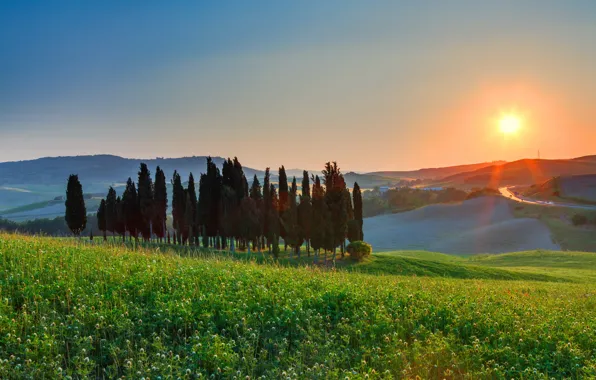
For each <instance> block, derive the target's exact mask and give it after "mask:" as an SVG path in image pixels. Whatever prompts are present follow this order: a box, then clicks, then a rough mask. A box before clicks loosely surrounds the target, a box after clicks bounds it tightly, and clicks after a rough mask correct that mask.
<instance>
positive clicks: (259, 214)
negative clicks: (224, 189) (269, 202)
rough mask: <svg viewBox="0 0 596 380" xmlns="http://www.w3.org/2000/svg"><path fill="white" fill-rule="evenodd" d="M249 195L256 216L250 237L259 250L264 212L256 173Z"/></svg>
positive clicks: (261, 193)
mask: <svg viewBox="0 0 596 380" xmlns="http://www.w3.org/2000/svg"><path fill="white" fill-rule="evenodd" d="M249 196H250V199H252V200H253V201H254V203H255V207H256V210H255V212H254V214H255V215H256V218H257V219H256V220H257V225H255V226H253V228H254V231H255V233H256V236H253V237H252V242H253V244H254V245H255V246H256V247H255V249H257V250H261V248H262V246H263V245H262V241H263V239H262V236H263V224H264V222H263V219H265V218H264V217H263V215H265V214H264V213H263V192H262V188H261V183H260V182H259V179H258V178H257V175H256V174H255V176H254V178H253V180H252V185H251V187H250V191H249Z"/></svg>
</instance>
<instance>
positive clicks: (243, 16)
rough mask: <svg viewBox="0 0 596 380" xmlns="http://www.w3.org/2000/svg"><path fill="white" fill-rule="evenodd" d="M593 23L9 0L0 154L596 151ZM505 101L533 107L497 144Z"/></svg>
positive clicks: (228, 4)
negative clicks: (512, 134) (515, 131)
mask: <svg viewBox="0 0 596 380" xmlns="http://www.w3.org/2000/svg"><path fill="white" fill-rule="evenodd" d="M140 4H143V5H142V6H141V5H140ZM594 20H596V3H595V2H593V1H565V2H561V1H494V2H489V1H486V2H485V1H483V2H479V1H445V2H442V1H441V2H438V1H434V2H430V1H415V2H414V1H403V2H402V1H371V2H364V1H345V0H344V1H333V0H329V1H300V2H296V1H250V2H248V1H217V2H215V1H214V2H204V1H196V2H183V1H170V2H165V1H162V2H158V1H144V2H142V3H140V2H131V1H96V2H91V1H89V2H87V1H85V2H82V1H60V2H58V1H39V2H33V1H4V2H1V3H0V33H1V34H2V36H3V38H2V39H0V57H1V59H0V133H1V135H0V136H1V140H0V143H1V145H2V146H1V149H0V161H7V160H19V159H28V158H35V157H40V156H48V155H51V156H55V155H74V154H93V153H112V154H118V155H123V156H127V157H155V156H184V155H206V154H211V155H220V156H234V155H237V156H238V157H239V158H240V159H241V160H242V161H243V163H245V165H248V166H254V167H264V166H268V165H269V166H274V167H276V166H278V165H280V164H285V165H286V167H306V168H318V167H320V166H322V163H323V162H325V161H327V160H337V161H338V162H339V163H340V165H341V166H342V167H344V168H347V169H353V170H376V169H379V170H381V169H406V168H417V167H424V166H439V165H448V164H457V163H467V162H475V161H490V160H495V159H515V158H521V157H527V156H531V155H534V154H535V152H536V150H537V149H541V151H542V152H543V156H546V157H549V156H551V157H572V156H579V155H582V154H590V153H596V149H593V148H592V147H591V146H590V145H589V144H587V142H586V141H587V140H589V139H593V140H592V141H595V140H594V139H596V123H595V122H594V120H595V118H596V111H594V109H595V108H596V107H594V104H596V79H595V78H596V75H595V74H596V70H595V67H596V66H595V63H596V41H595V40H594V38H595V37H594V36H596V22H594ZM504 109H515V110H516V111H518V112H520V113H521V114H524V115H527V119H528V122H527V123H526V124H527V125H526V126H525V127H526V128H525V134H524V135H520V136H518V138H517V139H511V141H508V142H500V143H499V144H497V145H499V146H495V143H494V140H495V135H494V128H493V125H492V124H491V123H492V122H491V120H492V118H494V117H495V116H494V115H495V114H498V113H499V112H501V111H502V110H504ZM569 131H571V132H569ZM592 145H593V144H592Z"/></svg>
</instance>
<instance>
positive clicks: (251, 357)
mask: <svg viewBox="0 0 596 380" xmlns="http://www.w3.org/2000/svg"><path fill="white" fill-rule="evenodd" d="M181 254H182V252H180V251H179V250H178V251H177V250H168V249H162V248H159V249H158V248H153V249H144V250H143V249H137V250H131V249H127V248H125V247H121V246H110V245H108V244H98V245H91V244H88V243H83V242H76V241H74V240H71V239H61V240H59V239H52V238H35V237H23V236H17V235H6V234H4V235H1V234H0V378H60V377H66V376H71V377H72V378H85V377H95V378H102V377H105V378H115V377H122V376H124V377H126V378H143V377H144V378H152V379H153V378H163V379H165V378H174V379H176V378H182V379H190V378H198V377H200V376H201V377H210V378H211V377H213V378H233V377H236V378H247V377H248V378H256V377H262V376H264V377H265V378H342V379H344V378H350V379H358V378H404V377H405V378H415V377H416V376H417V375H419V376H420V377H421V378H586V377H588V378H589V377H594V376H596V283H594V282H590V281H589V280H590V276H583V275H579V276H577V277H575V278H574V276H568V277H565V276H564V275H563V274H564V273H568V274H569V273H572V272H574V271H576V270H577V271H582V270H584V269H576V268H582V267H584V268H589V265H592V266H593V263H594V261H593V260H594V256H591V255H592V254H580V253H577V254H569V255H568V254H567V253H558V255H559V256H556V255H555V254H554V253H544V252H528V253H518V254H510V255H497V256H490V257H486V256H481V257H472V258H458V257H452V256H445V255H441V254H433V253H421V252H403V253H400V252H394V253H390V254H384V255H379V256H375V257H373V258H371V259H369V260H368V261H367V262H364V263H362V264H358V265H348V264H347V261H343V262H342V265H340V266H339V268H338V269H336V270H331V269H329V270H327V269H324V268H319V267H314V266H312V265H311V266H302V267H289V266H286V265H281V264H275V263H270V264H264V263H261V264H259V263H257V262H256V260H252V259H246V257H245V259H244V260H243V259H242V257H241V254H238V255H234V256H225V255H223V254H219V253H215V252H211V253H209V252H196V254H195V255H196V256H197V257H181ZM187 254H193V253H192V252H187ZM567 255H568V256H567ZM254 257H257V255H255V256H254ZM388 258H389V259H388ZM390 259H398V260H400V261H395V262H391V261H385V262H384V263H383V261H382V260H390ZM284 260H285V261H284ZM413 261H417V264H416V265H418V266H423V267H424V266H426V267H429V266H430V267H434V268H435V269H434V270H435V271H436V268H441V267H442V266H443V267H445V266H446V267H449V268H451V269H453V271H455V272H442V273H434V272H433V271H429V273H428V274H429V276H426V274H427V273H421V274H418V273H416V272H415V271H414V272H409V271H406V270H404V274H408V275H406V276H396V275H388V274H387V273H390V272H391V271H393V270H389V269H387V270H386V271H385V272H382V271H378V274H374V275H372V274H364V273H356V271H371V272H375V271H376V270H377V269H378V268H377V269H375V268H373V267H374V266H375V265H376V266H380V265H379V263H383V265H382V266H384V267H387V268H388V267H389V266H390V265H405V264H404V263H409V265H414V264H412V262H413ZM421 262H422V263H421ZM281 263H282V264H283V263H289V261H288V260H287V259H282V261H281ZM416 265H414V267H416ZM342 268H343V269H342ZM458 268H459V269H458ZM520 268H521V269H520ZM524 268H525V269H524ZM344 269H345V270H344ZM373 269H374V270H373ZM482 269H485V270H488V271H489V272H490V273H493V274H494V273H498V276H496V277H495V278H497V277H499V276H505V275H507V276H517V277H515V279H513V280H503V279H502V280H495V279H462V278H460V277H462V276H459V275H457V273H458V271H465V270H468V271H478V272H477V273H476V274H477V275H479V276H480V274H479V273H486V272H482ZM549 269H552V270H554V271H555V272H553V274H552V275H550V274H548V273H546V272H548V270H549ZM482 275H484V274H482ZM528 276H529V277H528ZM532 276H538V277H536V278H534V279H539V280H540V281H529V280H527V279H528V278H531V277H532ZM551 277H552V278H551ZM503 278H507V277H503ZM551 280H552V281H554V282H551ZM574 280H578V281H579V280H581V281H582V282H583V283H573V282H571V281H574ZM559 281H568V282H559ZM158 376H159V377H158Z"/></svg>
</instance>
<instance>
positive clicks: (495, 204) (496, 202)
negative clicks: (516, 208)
mask: <svg viewBox="0 0 596 380" xmlns="http://www.w3.org/2000/svg"><path fill="white" fill-rule="evenodd" d="M508 202H509V201H507V200H506V199H504V198H501V197H480V198H475V199H471V200H468V201H465V202H462V203H453V204H440V205H430V206H426V207H422V208H419V209H416V210H413V211H409V212H403V213H397V214H385V215H380V216H375V217H372V218H365V219H364V237H365V240H366V241H367V242H369V243H370V244H371V245H372V246H373V247H374V249H375V251H391V250H396V249H409V250H412V249H413V250H427V251H434V252H443V253H451V254H477V253H501V252H511V251H522V250H528V249H550V250H557V249H560V248H559V246H558V245H557V244H555V243H553V241H552V239H551V237H550V232H549V229H548V227H547V226H546V225H544V224H542V223H541V222H540V221H538V220H536V219H530V218H516V217H515V216H514V215H513V213H512V212H511V209H510V207H509V203H508Z"/></svg>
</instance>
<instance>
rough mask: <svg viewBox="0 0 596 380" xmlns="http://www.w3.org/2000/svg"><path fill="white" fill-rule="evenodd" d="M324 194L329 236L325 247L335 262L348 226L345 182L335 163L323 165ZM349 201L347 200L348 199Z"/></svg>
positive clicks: (343, 242)
mask: <svg viewBox="0 0 596 380" xmlns="http://www.w3.org/2000/svg"><path fill="white" fill-rule="evenodd" d="M323 177H324V181H325V187H326V193H325V201H326V203H327V208H328V209H329V213H330V214H329V219H328V228H329V230H328V231H329V232H330V234H331V236H329V237H328V239H327V242H328V244H327V246H328V247H329V248H330V249H331V250H332V251H333V256H332V258H333V260H334V262H335V255H336V248H337V247H342V254H343V252H344V250H343V247H344V245H345V238H346V233H347V225H348V205H347V203H346V198H347V197H346V196H345V190H346V182H345V180H344V177H343V175H342V174H341V171H340V169H339V167H338V166H337V163H336V162H333V163H330V162H327V164H325V169H324V170H323ZM348 199H349V198H348Z"/></svg>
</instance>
